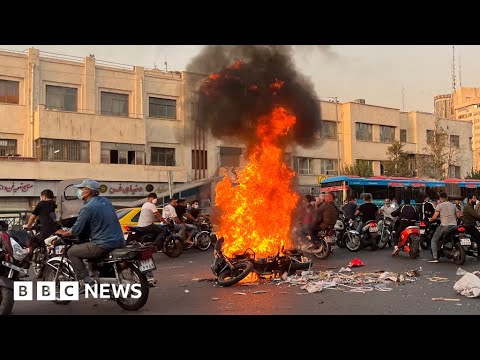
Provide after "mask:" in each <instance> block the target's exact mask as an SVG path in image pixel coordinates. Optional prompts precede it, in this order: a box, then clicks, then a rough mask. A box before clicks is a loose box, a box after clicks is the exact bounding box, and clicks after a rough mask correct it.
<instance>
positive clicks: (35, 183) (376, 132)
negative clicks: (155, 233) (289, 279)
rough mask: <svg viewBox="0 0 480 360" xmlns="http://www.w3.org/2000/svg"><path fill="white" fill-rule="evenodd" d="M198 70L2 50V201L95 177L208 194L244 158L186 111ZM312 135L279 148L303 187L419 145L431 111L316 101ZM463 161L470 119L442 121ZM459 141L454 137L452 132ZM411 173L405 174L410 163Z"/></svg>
mask: <svg viewBox="0 0 480 360" xmlns="http://www.w3.org/2000/svg"><path fill="white" fill-rule="evenodd" d="M204 78H205V74H195V73H190V72H172V71H170V72H164V71H160V70H157V69H145V68H143V67H138V66H133V67H129V66H124V65H119V64H114V63H110V62H104V61H100V60H97V59H95V57H93V56H88V57H86V58H76V57H65V56H58V55H54V54H49V53H45V54H44V53H40V52H39V51H38V50H37V49H33V48H32V49H28V51H27V52H10V51H8V52H6V51H0V168H1V170H2V171H1V175H0V204H1V208H2V209H13V208H15V209H29V208H31V207H32V205H33V204H34V203H35V202H36V201H37V200H38V196H39V195H40V192H41V191H42V190H43V189H45V188H50V189H52V190H53V191H54V193H55V194H56V184H57V182H58V181H59V180H64V179H69V178H70V179H71V178H85V177H89V178H94V179H96V180H98V181H99V182H100V183H101V185H102V188H101V191H102V193H101V195H102V196H108V197H111V198H112V199H114V200H116V201H117V202H118V201H122V202H123V203H126V202H127V201H130V202H131V201H133V200H140V199H142V198H144V197H145V195H146V194H147V193H149V192H152V191H155V192H157V193H159V194H163V195H164V196H165V194H168V193H169V187H172V188H174V191H173V192H175V193H178V192H180V194H181V196H198V197H199V198H201V199H209V198H210V199H212V200H213V197H214V192H211V189H212V186H213V185H214V184H215V181H216V180H219V179H221V178H222V177H223V176H224V175H225V173H226V172H229V171H230V170H231V169H232V168H234V167H241V166H244V165H245V162H246V160H245V157H244V154H245V146H244V145H243V144H241V143H235V142H232V140H231V139H229V140H228V141H222V140H220V139H215V138H214V137H213V136H212V135H211V133H210V132H209V131H208V130H206V129H205V127H203V126H202V124H201V122H200V119H198V118H197V116H196V106H197V91H198V88H199V85H200V84H201V82H202V81H203V79H204ZM319 106H320V110H321V114H322V119H323V120H322V121H323V124H322V125H323V126H322V133H321V134H320V135H319V138H318V139H317V143H316V144H315V145H314V146H312V147H310V148H303V147H301V146H291V147H290V148H288V149H287V154H286V158H287V159H288V161H289V162H290V165H291V166H292V167H293V168H294V169H295V171H296V173H297V175H298V176H297V177H296V185H297V188H298V190H300V191H301V192H312V189H313V193H315V192H317V191H318V184H319V179H321V177H322V176H328V175H335V174H336V173H337V171H338V166H339V164H345V163H346V164H351V163H353V162H355V161H365V162H366V163H368V164H370V166H371V167H372V169H373V171H374V173H375V174H377V175H379V174H381V171H382V170H381V169H382V167H381V163H382V161H384V160H386V159H387V155H386V150H387V148H388V146H389V145H390V144H391V143H392V142H393V141H394V140H400V141H402V142H404V143H405V144H406V146H405V149H406V150H407V151H408V152H409V153H411V154H418V153H421V151H422V149H423V147H424V145H425V144H426V138H427V130H431V129H433V128H434V122H435V116H434V115H433V114H425V113H402V112H400V111H399V110H398V109H392V108H385V107H381V106H373V105H369V104H365V101H364V100H361V99H360V100H356V101H355V102H347V103H338V102H328V101H319ZM442 122H443V124H445V126H446V128H448V130H447V131H449V132H450V133H451V134H452V136H454V137H455V136H458V138H455V141H456V143H458V144H459V149H461V151H462V152H463V153H464V154H463V155H462V158H461V161H460V160H459V161H458V163H456V164H455V166H458V168H456V167H454V170H453V171H454V172H455V175H456V176H457V175H458V176H459V177H461V176H464V175H466V173H467V172H468V171H469V170H470V169H471V162H472V160H471V149H470V146H468V141H469V140H468V139H469V137H471V136H472V135H471V124H470V122H468V121H455V122H452V121H449V120H442ZM457 140H458V141H457ZM412 174H413V172H412Z"/></svg>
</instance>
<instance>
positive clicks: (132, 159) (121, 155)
mask: <svg viewBox="0 0 480 360" xmlns="http://www.w3.org/2000/svg"><path fill="white" fill-rule="evenodd" d="M144 154H145V146H144V145H136V144H117V143H103V142H102V145H101V158H100V162H101V163H103V164H132V165H143V164H144Z"/></svg>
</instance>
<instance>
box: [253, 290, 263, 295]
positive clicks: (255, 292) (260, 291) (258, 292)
mask: <svg viewBox="0 0 480 360" xmlns="http://www.w3.org/2000/svg"><path fill="white" fill-rule="evenodd" d="M253 293H254V294H265V293H266V291H265V290H257V291H254V292H253Z"/></svg>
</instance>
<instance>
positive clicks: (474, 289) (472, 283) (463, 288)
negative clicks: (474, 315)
mask: <svg viewBox="0 0 480 360" xmlns="http://www.w3.org/2000/svg"><path fill="white" fill-rule="evenodd" d="M453 290H455V291H456V292H458V293H460V294H462V295H463V296H466V297H469V298H473V297H478V296H479V295H480V279H479V278H478V276H476V275H473V274H472V273H469V272H467V273H466V274H465V275H463V277H462V278H461V279H460V280H458V281H457V282H456V283H455V284H454V285H453Z"/></svg>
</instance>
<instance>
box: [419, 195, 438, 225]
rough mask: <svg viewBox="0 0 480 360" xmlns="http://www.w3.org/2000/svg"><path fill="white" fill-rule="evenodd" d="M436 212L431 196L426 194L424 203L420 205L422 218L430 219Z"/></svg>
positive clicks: (424, 219) (423, 219)
mask: <svg viewBox="0 0 480 360" xmlns="http://www.w3.org/2000/svg"><path fill="white" fill-rule="evenodd" d="M434 213H435V207H434V206H433V204H432V203H431V202H430V197H429V196H428V195H425V196H424V198H423V203H422V205H420V220H422V221H428V219H430V218H431V217H432V216H433V214H434Z"/></svg>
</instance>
